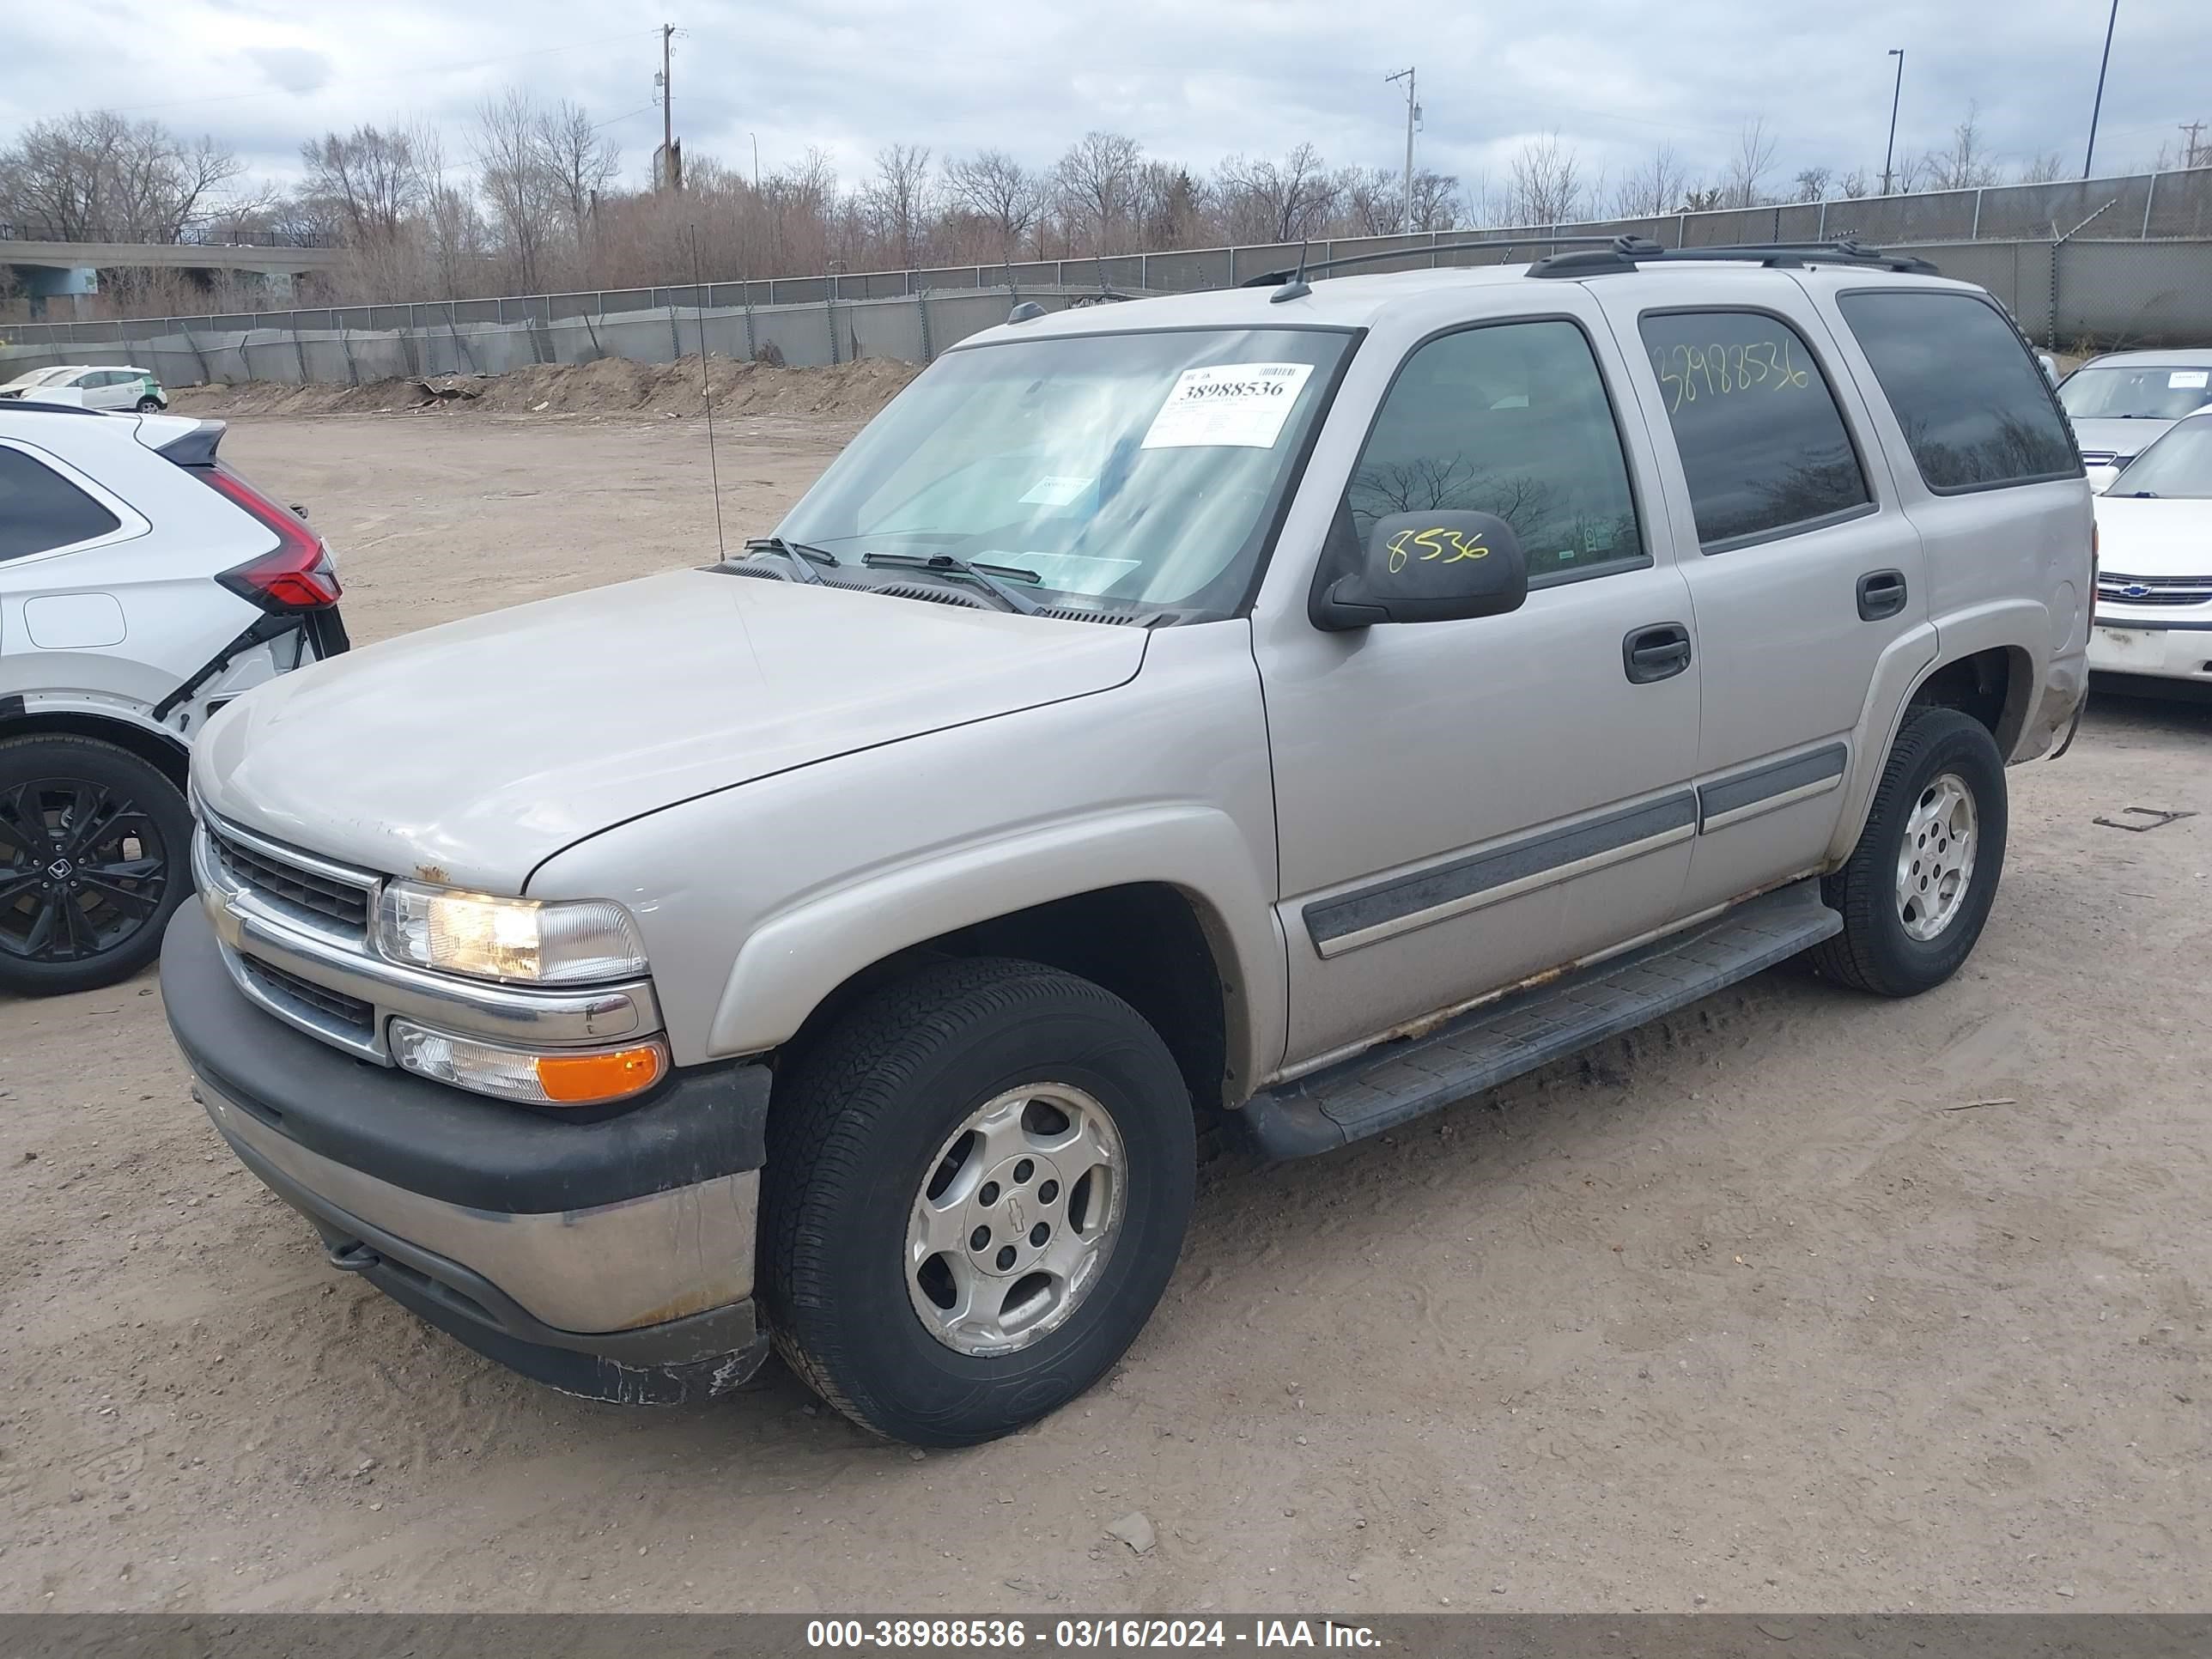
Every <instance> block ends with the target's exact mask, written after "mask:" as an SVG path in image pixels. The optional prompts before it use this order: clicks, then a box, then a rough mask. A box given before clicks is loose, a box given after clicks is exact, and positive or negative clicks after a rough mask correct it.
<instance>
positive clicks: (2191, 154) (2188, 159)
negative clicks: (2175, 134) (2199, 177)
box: [2181, 121, 2204, 167]
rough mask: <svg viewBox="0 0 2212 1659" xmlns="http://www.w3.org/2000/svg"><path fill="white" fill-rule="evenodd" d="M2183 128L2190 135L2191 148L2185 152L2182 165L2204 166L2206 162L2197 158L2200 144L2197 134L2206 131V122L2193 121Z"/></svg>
mask: <svg viewBox="0 0 2212 1659" xmlns="http://www.w3.org/2000/svg"><path fill="white" fill-rule="evenodd" d="M2181 130H2182V131H2184V132H2185V133H2187V134H2188V135H2189V149H2187V150H2186V151H2185V152H2184V154H2183V156H2182V161H2181V165H2182V166H2183V167H2202V166H2203V165H2204V162H2203V161H2199V160H2198V159H2197V155H2198V150H2199V149H2200V146H2199V145H2198V143H2197V134H2198V133H2200V132H2202V131H2204V123H2203V122H2202V121H2191V122H2190V123H2189V124H2188V125H2185V126H2184V127H2183V128H2182V129H2181Z"/></svg>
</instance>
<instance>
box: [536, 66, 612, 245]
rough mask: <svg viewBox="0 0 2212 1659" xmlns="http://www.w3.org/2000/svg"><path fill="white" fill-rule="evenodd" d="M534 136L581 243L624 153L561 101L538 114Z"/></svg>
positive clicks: (583, 113)
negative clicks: (597, 202)
mask: <svg viewBox="0 0 2212 1659" xmlns="http://www.w3.org/2000/svg"><path fill="white" fill-rule="evenodd" d="M535 137H536V139H537V145H538V155H539V157H540V159H541V163H542V165H543V166H544V169H545V174H546V178H547V180H548V182H549V184H550V187H551V189H552V191H554V193H555V194H556V196H557V197H559V199H560V203H561V205H562V208H563V209H564V210H566V211H567V213H568V224H569V228H570V229H571V231H572V232H573V233H574V235H575V237H576V240H578V242H579V243H580V242H581V241H582V240H584V237H585V234H586V228H587V225H588V222H589V221H590V219H591V216H592V204H593V203H595V202H596V201H598V200H599V192H600V191H603V190H605V188H606V187H607V186H608V185H610V184H611V183H613V182H614V179H615V178H616V176H617V174H619V173H621V172H622V151H621V150H620V149H618V148H617V146H616V145H615V143H613V141H612V140H611V139H609V138H608V137H606V136H605V134H604V133H602V132H601V131H599V128H598V127H596V126H594V125H592V117H591V112H589V111H588V110H586V109H585V108H584V106H582V105H580V104H572V103H570V102H569V101H568V100H567V99H565V98H564V99H562V100H561V101H560V102H559V103H558V104H556V105H555V106H553V107H552V108H550V109H549V110H544V111H541V112H539V114H538V121H537V131H536V134H535Z"/></svg>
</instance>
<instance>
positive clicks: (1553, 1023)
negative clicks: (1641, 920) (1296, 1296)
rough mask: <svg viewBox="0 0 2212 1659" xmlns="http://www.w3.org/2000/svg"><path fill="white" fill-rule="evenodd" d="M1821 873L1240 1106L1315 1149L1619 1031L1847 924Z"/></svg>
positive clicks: (1273, 1145)
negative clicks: (1829, 900)
mask: <svg viewBox="0 0 2212 1659" xmlns="http://www.w3.org/2000/svg"><path fill="white" fill-rule="evenodd" d="M1843 927H1844V919H1843V918H1842V917H1841V916H1839V915H1837V914H1836V913H1835V912H1834V911H1833V910H1831V909H1830V908H1828V907H1827V906H1826V904H1824V903H1822V902H1820V881H1819V879H1818V878H1808V879H1807V880H1804V881H1799V882H1793V883H1792V884H1790V885H1789V886H1787V887H1783V888H1778V889H1777V890H1775V891H1773V892H1771V893H1766V894H1762V895H1761V896H1759V897H1758V898H1755V899H1748V900H1747V901H1745V902H1743V903H1741V904H1739V905H1736V906H1735V907H1733V908H1730V909H1729V910H1726V911H1724V912H1723V913H1722V914H1721V915H1717V916H1715V917H1714V918H1712V920H1711V921H1705V922H1700V923H1699V924H1698V925H1697V926H1695V927H1686V928H1684V929H1683V930H1682V931H1681V932H1680V933H1669V934H1668V935H1667V936H1666V937H1665V938H1663V939H1654V940H1653V941H1652V942H1651V943H1650V944H1649V945H1639V946H1638V947H1637V948H1636V949H1635V950H1633V951H1624V952H1622V953H1621V954H1620V956H1617V957H1611V958H1609V959H1607V961H1604V962H1601V963H1595V964H1594V965H1593V966H1590V967H1588V968H1583V969H1578V970H1577V971H1576V972H1574V973H1571V974H1568V975H1565V976H1563V977H1561V978H1559V979H1555V980H1553V981H1550V982H1549V983H1548V984H1544V985H1539V986H1534V987H1531V988H1529V989H1528V990H1524V991H1516V992H1513V993H1510V994H1508V995H1506V996H1504V997H1501V998H1499V999H1498V1000H1497V1001H1495V1002H1486V1003H1484V1004H1483V1005H1482V1006H1480V1007H1479V1008H1474V1009H1471V1010H1469V1011H1468V1012H1466V1013H1464V1014H1462V1015H1460V1016H1458V1017H1457V1018H1454V1019H1451V1020H1448V1021H1446V1022H1445V1023H1444V1024H1442V1025H1439V1026H1438V1027H1437V1029H1436V1030H1432V1031H1428V1032H1425V1033H1424V1034H1423V1035H1421V1036H1413V1037H1401V1038H1399V1039H1397V1040H1396V1041H1395V1042H1383V1043H1378V1044H1376V1046H1375V1047H1374V1048H1370V1049H1368V1050H1366V1051H1365V1052H1364V1053H1363V1054H1356V1055H1354V1056H1353V1057H1352V1059H1350V1060H1343V1061H1340V1063H1338V1064H1336V1065H1334V1066H1327V1067H1324V1068H1323V1069H1322V1070H1321V1071H1318V1072H1315V1073H1310V1074H1309V1075H1307V1076H1305V1077H1302V1078H1297V1079H1294V1080H1292V1081H1291V1082H1289V1083H1285V1084H1280V1085H1277V1086H1276V1087H1274V1088H1273V1089H1265V1090H1262V1091H1261V1092H1260V1093H1259V1094H1257V1095H1255V1096H1254V1097H1253V1098H1252V1100H1251V1101H1250V1103H1249V1104H1247V1105H1246V1106H1245V1108H1244V1109H1243V1111H1242V1112H1240V1113H1238V1114H1237V1115H1238V1116H1240V1117H1242V1118H1243V1120H1244V1122H1245V1125H1246V1127H1247V1129H1248V1131H1249V1133H1250V1135H1251V1137H1252V1139H1253V1140H1254V1141H1255V1143H1256V1144H1257V1146H1258V1147H1259V1150H1260V1151H1261V1153H1262V1154H1264V1155H1265V1156H1267V1157H1268V1158H1309V1157H1311V1156H1312V1155H1313V1154H1315V1153H1316V1152H1331V1151H1334V1149H1335V1148H1337V1147H1339V1146H1345V1145H1346V1144H1348V1143H1350V1142H1352V1141H1354V1140H1358V1139H1362V1138H1363V1137H1364V1136H1367V1135H1372V1134H1380V1133H1382V1132H1383V1130H1385V1129H1392V1128H1395V1127H1397V1126H1398V1125H1400V1124H1401V1123H1404V1122H1406V1121H1408V1120H1410V1119H1413V1118H1416V1117H1419V1116H1420V1115H1422V1114H1423V1113H1425V1112H1432V1111H1435V1110H1436V1109H1437V1108H1438V1107H1441V1106H1449V1105H1450V1104H1451V1103H1453V1102H1455V1101H1459V1100H1464V1099H1466V1098H1467V1097H1468V1096H1469V1095H1473V1094H1479V1093H1480V1092H1481V1091H1483V1090H1485V1089H1494V1088H1496V1087H1497V1086H1498V1085H1499V1084H1501V1083H1505V1082H1508V1081H1510V1079H1514V1078H1516V1077H1519V1076H1520V1075H1522V1073H1524V1072H1533V1071H1534V1070H1535V1069H1536V1068H1537V1067H1538V1066H1547V1065H1549V1064H1550V1063H1551V1062H1552V1061H1553V1060H1559V1059H1560V1058H1562V1057H1563V1056H1565V1055H1567V1054H1573V1053H1574V1052H1575V1051H1576V1050H1577V1049H1578V1048H1589V1046H1590V1045H1591V1044H1592V1043H1595V1042H1603V1041H1604V1040H1605V1039H1606V1038H1607V1037H1611V1036H1620V1033H1622V1032H1623V1031H1628V1030H1634V1029H1635V1028H1636V1027H1637V1026H1638V1025H1642V1024H1645V1023H1646V1022H1647V1021H1650V1020H1653V1019H1656V1018H1659V1016H1661V1015H1662V1014H1668V1013H1672V1012H1674V1010H1675V1009H1677V1008H1682V1007H1686V1006H1688V1005H1689V1004H1691V1003H1692V1002H1695V1001H1697V1000H1699V998H1700V997H1706V996H1711V994H1713V993H1714V992H1716V991H1718V990H1721V989H1723V988H1724V987H1728V986H1730V985H1734V984H1735V982H1736V981H1739V980H1745V979H1748V978H1750V977H1751V976H1752V975H1753V974H1756V973H1758V972H1759V971H1760V970H1761V969H1767V968H1771V967H1773V966H1774V965H1775V964H1776V963H1779V962H1784V961H1786V960H1788V959H1789V958H1790V957H1794V956H1796V954H1797V953H1798V952H1799V951H1802V950H1805V949H1807V948H1808V947H1809V946H1811V945H1818V944H1819V943H1820V941H1821V940H1822V939H1828V938H1831V937H1832V936H1833V935H1835V934H1837V933H1841V932H1842V931H1843Z"/></svg>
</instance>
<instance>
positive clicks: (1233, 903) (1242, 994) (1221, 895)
mask: <svg viewBox="0 0 2212 1659" xmlns="http://www.w3.org/2000/svg"><path fill="white" fill-rule="evenodd" d="M1138 883H1155V884H1160V885H1164V886H1167V887H1170V888H1173V889H1175V890H1177V891H1178V892H1180V893H1182V895H1183V896H1184V897H1185V898H1186V899H1187V900H1188V902H1190V904H1191V906H1192V908H1193V909H1194V911H1195V912H1196V913H1197V915H1198V918H1199V922H1200V927H1201V928H1202V929H1203V930H1204V932H1205V933H1206V943H1207V945H1209V946H1210V947H1211V948H1212V951H1213V953H1214V957H1215V966H1216V968H1217V969H1218V972H1219V975H1220V977H1221V982H1222V987H1223V993H1224V996H1223V1003H1224V1006H1223V1011H1222V1013H1223V1021H1224V1025H1225V1032H1226V1036H1227V1039H1228V1053H1229V1057H1230V1064H1231V1069H1232V1070H1233V1071H1234V1072H1235V1073H1237V1074H1239V1075H1241V1076H1243V1077H1244V1078H1247V1079H1250V1078H1254V1077H1258V1076H1262V1075H1264V1074H1265V1073H1267V1072H1268V1071H1270V1070H1272V1069H1273V1067H1274V1066H1276V1065H1277V1064H1279V1062H1280V1060H1281V1058H1282V1052H1283V1044H1284V1042H1285V1019H1284V998H1285V965H1284V964H1285V955H1284V946H1283V942H1282V937H1281V933H1280V923H1279V919H1278V918H1277V917H1276V915H1275V907H1274V904H1273V900H1272V896H1271V895H1270V894H1269V893H1268V891H1267V883H1266V881H1265V879H1264V877H1263V872H1261V871H1260V870H1258V869H1257V868H1255V866H1254V865H1253V863H1252V860H1251V856H1250V852H1249V848H1248V847H1247V845H1246V843H1245V838H1244V836H1243V835H1242V833H1241V832H1240V831H1239V830H1238V829H1237V825H1236V823H1234V821H1232V820H1231V818H1230V817H1227V816H1226V815H1225V814H1224V813H1222V812H1220V811H1216V810H1214V809H1212V808H1211V807H1206V806H1200V805H1191V804H1182V803H1166V804H1159V805H1149V806H1141V807H1137V808H1133V809H1129V810H1115V811H1108V812H1102V813H1097V814H1092V815H1088V816H1085V817H1079V818H1075V819H1072V820H1060V821H1056V822H1054V823H1047V824H1042V825H1032V826H1030V827H1028V828H1025V829H1021V830H1018V831H1016V832H1013V833H1012V834H1008V835H1005V836H993V837H990V838H988V839H987V840H983V841H979V842H969V843H967V844H965V845H962V846H957V847H953V848H938V849H934V850H933V851H932V852H931V853H929V854H927V855H926V856H924V857H921V858H919V859H915V860H908V861H905V862H902V863H899V864H896V865H893V866H878V868H875V869H873V870H869V871H864V872H860V873H858V874H857V875H856V876H855V877H854V878H853V879H851V880H849V881H845V882H842V883H840V884H836V885H835V886H833V887H829V888H826V889H817V890H814V891H812V892H810V893H806V894H804V895H801V896H799V897H798V898H797V899H796V900H795V901H794V902H793V903H791V904H790V905H788V906H787V907H786V908H783V909H781V910H778V911H776V912H775V913H774V914H773V915H769V916H767V917H765V918H763V920H762V921H760V922H759V923H758V924H757V926H756V927H754V928H753V929H752V931H751V933H750V935H749V936H748V937H747V938H746V939H745V942H744V945H743V946H742V947H741V948H740V949H739V951H738V956H737V959H736V961H735V962H734V963H732V965H731V969H730V973H729V977H728V979H727V980H726V981H725V983H724V986H723V989H722V994H721V997H720V1001H719V1002H718V1003H717V1005H716V1007H715V1011H714V1022H713V1024H712V1026H711V1028H710V1030H709V1032H708V1052H709V1053H711V1054H757V1053H761V1052H763V1051H765V1050H768V1049H771V1048H776V1047H778V1046H780V1045H781V1044H782V1043H784V1042H788V1041H789V1040H790V1039H791V1038H792V1037H793V1036H795V1035H796V1034H797V1033H798V1031H799V1028H800V1027H801V1026H802V1025H803V1024H805V1021H806V1018H807V1017H808V1016H809V1015H810V1014H811V1013H812V1012H814V1010H815V1009H816V1008H817V1007H818V1006H820V1005H821V1004H822V1002H823V1000H824V999H826V998H827V997H828V996H829V994H831V993H832V992H834V991H836V989H837V988H838V987H840V986H842V985H843V984H844V983H845V982H846V981H848V980H850V979H851V978H852V977H853V976H854V975H856V974H858V973H860V972H861V971H862V970H864V969H867V968H870V967H872V966H873V965H874V964H875V963H878V962H881V961H883V960H884V958H885V957H890V956H893V955H895V954H896V953H897V952H898V951H902V950H906V949H908V948H910V947H912V946H914V945H921V944H923V943H925V942H927V940H930V939H937V938H939V937H941V936H942V935H944V934H945V933H951V932H954V931H956V930H957V929H959V928H962V927H970V926H973V925H975V924H976V923H979V922H985V921H994V920H995V919H997V918H999V917H1000V916H1006V915H1013V914H1016V913H1018V912H1019V911H1023V910H1027V909H1030V908H1034V907H1035V906H1036V905H1040V904H1044V903H1048V902H1051V901H1053V900H1055V899H1066V898H1073V897H1076V896H1079V895H1081V894H1084V893H1090V892H1097V891H1098V890H1102V889H1104V888H1110V887H1121V886H1127V885H1131V884H1138Z"/></svg>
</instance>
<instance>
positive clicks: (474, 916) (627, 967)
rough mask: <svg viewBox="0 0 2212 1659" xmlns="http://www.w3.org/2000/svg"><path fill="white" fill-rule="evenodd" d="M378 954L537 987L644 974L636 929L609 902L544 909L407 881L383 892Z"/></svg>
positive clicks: (618, 907) (567, 902) (578, 901)
mask: <svg viewBox="0 0 2212 1659" xmlns="http://www.w3.org/2000/svg"><path fill="white" fill-rule="evenodd" d="M376 948H377V949H378V950H379V951H382V952H383V953H384V954H385V955H386V956H387V957H391V958H392V960H393V961H394V962H410V963H414V964H415V965H416V967H418V968H435V969H438V970H439V971H440V972H441V973H447V974H465V975H468V976H469V977H471V979H505V980H522V981H527V982H529V983H532V984H537V985H576V984H584V983H588V982H590V981H594V980H609V979H626V978H635V976H636V975H640V974H642V973H644V972H645V969H646V962H645V941H644V939H641V937H639V934H638V931H637V923H636V921H635V920H634V919H632V917H631V915H630V913H629V911H628V910H626V909H625V908H623V907H622V906H621V905H619V904H617V903H616V902H614V901H613V900H612V899H574V900H563V901H560V902H553V903H544V902H539V901H538V900H536V899H513V898H494V897H491V896H489V895H486V894H483V893H464V892H461V891H459V890H456V889H453V888H451V887H426V886H424V885H422V884H420V883H418V882H411V881H395V882H392V883H389V884H386V887H385V890H384V897H383V900H382V902H380V903H379V904H378V906H377V910H376Z"/></svg>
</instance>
